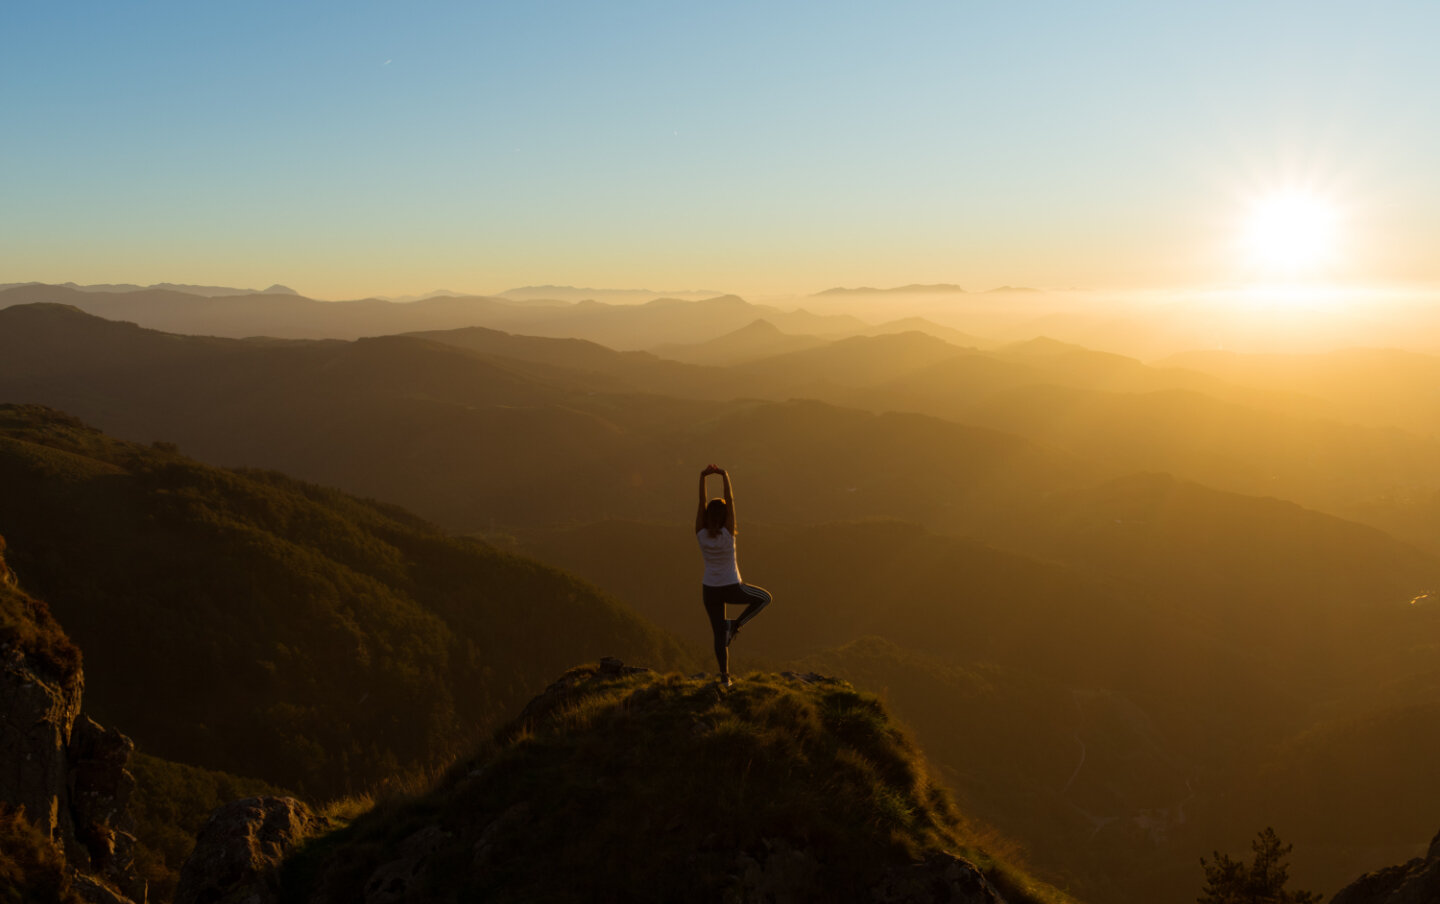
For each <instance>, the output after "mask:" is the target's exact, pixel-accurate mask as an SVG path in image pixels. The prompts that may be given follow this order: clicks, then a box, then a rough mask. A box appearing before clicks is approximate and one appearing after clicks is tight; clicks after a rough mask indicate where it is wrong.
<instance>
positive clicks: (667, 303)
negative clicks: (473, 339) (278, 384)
mask: <svg viewBox="0 0 1440 904" xmlns="http://www.w3.org/2000/svg"><path fill="white" fill-rule="evenodd" d="M35 303H51V304H68V305H72V306H74V307H76V308H79V309H80V310H82V311H85V312H86V313H89V314H93V315H95V316H97V317H104V318H106V319H109V320H125V321H130V322H133V323H136V324H139V325H140V326H143V327H147V328H149V329H156V330H163V331H165V332H170V333H181V334H186V335H200V336H224V337H229V338H236V339H239V338H245V337H250V336H272V337H276V338H285V339H359V338H361V337H364V336H384V335H394V334H397V333H412V332H418V331H424V330H440V329H458V328H463V327H471V326H483V327H487V328H490V329H499V330H505V331H507V332H512V333H523V334H526V335H531V336H546V337H554V338H581V339H589V340H591V341H594V342H600V343H602V344H604V345H608V346H610V347H611V348H615V349H621V350H634V349H642V348H648V347H651V346H654V345H659V344H662V343H666V342H681V343H694V342H703V341H706V340H708V339H712V338H714V337H716V336H719V335H721V334H723V333H727V332H730V331H733V330H737V329H739V328H741V327H743V326H745V325H746V324H748V323H750V322H751V321H754V320H756V319H757V318H762V317H763V318H765V319H767V320H770V321H771V322H772V323H774V324H775V325H776V326H777V327H779V328H781V329H782V330H784V331H786V332H791V333H799V334H814V335H820V336H830V337H834V336H841V335H854V334H857V333H863V332H865V331H866V330H867V329H869V328H870V325H869V324H868V323H866V322H865V321H863V320H860V319H858V318H855V317H850V316H847V315H843V314H816V313H812V312H810V311H806V310H804V309H796V310H782V309H780V308H776V307H772V306H769V305H758V304H751V303H750V302H747V301H745V300H744V299H742V298H739V297H738V296H734V295H720V296H713V297H707V298H703V299H700V300H695V301H689V300H683V299H678V298H654V299H650V300H649V301H646V302H645V303H643V304H610V303H606V302H601V301H595V300H593V299H587V300H583V301H576V302H562V303H557V304H539V303H535V302H533V301H526V300H522V299H511V298H493V297H487V296H478V295H436V296H432V297H429V298H425V299H421V300H419V301H413V302H392V301H384V300H382V299H378V298H367V299H359V300H354V301H316V300H314V299H311V298H305V297H303V296H300V295H286V294H278V293H276V294H254V295H227V296H215V297H203V296H200V295H194V294H187V293H185V292H180V291H176V290H173V289H138V290H136V291H127V292H102V291H95V292H86V291H81V290H79V289H73V288H67V287H64V286H50V285H39V284H35V285H21V286H15V287H12V288H9V289H4V290H0V309H4V308H8V307H13V306H15V305H22V304H35Z"/></svg>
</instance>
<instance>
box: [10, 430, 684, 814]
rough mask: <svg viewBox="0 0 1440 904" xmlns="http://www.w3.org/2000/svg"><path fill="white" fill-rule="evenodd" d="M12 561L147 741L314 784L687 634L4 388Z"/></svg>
mask: <svg viewBox="0 0 1440 904" xmlns="http://www.w3.org/2000/svg"><path fill="white" fill-rule="evenodd" d="M0 496H3V498H4V499H5V505H4V506H3V507H0V533H3V534H4V535H5V536H6V537H7V538H8V540H9V542H10V550H9V561H10V562H11V564H12V566H13V567H14V568H15V570H16V571H17V572H19V573H21V574H22V575H24V577H25V580H26V582H27V586H29V587H32V588H34V589H35V591H36V592H37V593H39V594H41V595H43V598H45V599H46V600H47V601H48V602H49V603H50V605H51V607H52V609H53V611H54V612H55V613H56V617H57V618H58V619H59V620H60V622H61V623H62V624H63V625H64V626H65V628H66V630H67V631H68V633H69V635H70V636H71V637H72V638H74V640H75V641H76V643H78V644H79V646H80V647H81V648H82V649H83V650H84V651H85V655H86V664H87V670H88V674H89V678H90V683H91V686H92V688H93V692H92V694H91V699H90V706H91V708H92V709H93V710H94V711H95V713H96V714H97V716H99V717H100V718H103V719H105V720H107V721H112V722H114V723H116V724H120V725H123V726H125V730H126V731H127V732H128V733H130V734H132V736H133V737H135V738H136V740H137V741H138V742H139V743H140V744H141V745H142V746H143V747H145V748H146V749H148V750H149V751H151V752H153V753H156V754H159V755H161V756H165V757H167V758H169V759H176V760H181V761H185V762H190V763H195V764H199V765H204V766H209V767H212V768H220V769H225V770H227V771H231V772H236V773H239V774H243V775H256V776H259V777H262V778H266V779H269V780H271V781H273V782H276V783H278V784H282V785H285V786H288V787H292V788H297V789H308V790H309V791H311V792H312V793H315V792H325V791H330V792H333V791H336V790H340V789H344V788H347V787H351V786H355V785H364V784H366V783H369V782H372V781H375V780H377V779H379V778H381V777H384V776H386V775H388V774H390V773H392V772H394V771H395V770H397V769H401V768H406V767H407V766H415V765H420V764H425V763H430V762H434V761H435V760H436V759H437V758H438V757H442V756H444V755H445V754H446V753H447V752H449V753H453V750H454V749H455V745H456V744H457V743H459V742H461V741H462V740H463V739H465V738H467V737H473V736H474V734H475V733H476V732H477V730H480V729H483V728H484V727H485V726H486V725H487V724H494V723H495V721H496V720H497V719H498V718H500V717H501V716H502V715H504V714H506V713H508V712H512V711H513V710H514V708H515V707H516V706H518V705H519V704H520V703H521V702H523V701H524V700H525V699H528V697H529V695H531V694H533V693H534V692H535V691H536V690H537V689H538V688H539V687H541V686H543V683H544V681H545V680H546V679H547V677H548V675H550V674H553V673H554V672H555V671H556V670H557V667H558V668H563V667H564V664H565V663H567V662H573V661H574V660H575V659H577V658H584V657H585V656H587V655H588V656H594V655H597V654H599V653H623V654H624V655H627V656H631V657H632V658H636V659H639V660H641V661H646V662H654V663H657V664H664V663H679V662H684V661H686V657H685V655H684V654H683V653H682V652H681V650H680V648H679V647H678V645H677V644H676V643H675V642H674V641H672V640H670V639H669V638H668V637H666V636H664V635H662V634H660V633H659V632H657V631H656V630H655V629H654V628H652V627H650V626H649V625H647V624H646V623H645V622H643V621H642V620H641V619H639V618H638V617H636V616H635V615H633V614H632V613H631V612H629V611H628V610H626V609H625V608H624V607H623V606H621V605H620V604H618V603H616V602H615V601H613V600H611V599H609V598H606V597H604V596H602V595H601V594H599V593H597V592H596V591H595V590H594V589H593V588H591V587H589V586H588V585H585V584H583V583H581V582H579V581H577V580H575V579H573V578H571V577H569V576H567V575H564V574H561V573H558V572H556V571H554V570H552V569H550V568H547V567H545V566H542V565H539V564H538V563H535V562H533V561H530V560H526V559H521V558H518V557H515V556H512V555H506V554H502V553H499V552H496V551H495V550H493V549H491V548H489V547H487V546H485V545H483V544H481V543H478V542H474V541H464V540H457V539H452V538H449V537H446V536H445V535H443V534H441V533H440V532H439V531H438V530H437V529H435V528H433V527H431V526H429V525H427V524H425V523H424V522H421V521H419V520H418V519H416V518H414V517H412V516H410V515H408V514H406V513H404V512H402V511H400V510H398V509H394V508H390V507H385V506H380V505H378V504H375V503H372V502H366V501H363V500H359V499H356V498H354V497H350V496H346V495H344V494H342V493H339V492H336V491H333V490H327V489H323V488H320V487H316V486H312V485H308V484H302V483H299V482H297V481H294V480H291V479H289V478H286V477H283V476H281V475H278V474H274V473H262V472H254V471H250V472H237V471H224V470H219V469H215V468H210V467H207V466H204V465H201V464H198V463H196V462H194V461H191V460H189V459H186V458H183V457H181V456H180V455H178V454H176V453H175V452H173V451H168V450H166V449H163V448H146V447H141V446H137V445H133V444H129V443H123V442H119V441H116V440H112V439H110V438H108V437H106V436H104V435H103V434H101V433H99V432H97V431H95V430H92V429H89V428H87V427H85V426H84V425H82V424H81V423H79V422H78V421H75V420H73V419H70V418H68V417H66V416H64V415H61V414H58V413H56V412H53V411H49V410H45V409H40V408H37V407H33V406H32V407H24V406H19V407H17V406H3V407H0Z"/></svg>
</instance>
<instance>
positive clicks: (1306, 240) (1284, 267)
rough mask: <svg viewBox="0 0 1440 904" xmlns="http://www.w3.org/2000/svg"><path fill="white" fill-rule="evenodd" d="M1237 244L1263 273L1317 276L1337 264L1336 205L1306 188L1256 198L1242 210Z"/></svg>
mask: <svg viewBox="0 0 1440 904" xmlns="http://www.w3.org/2000/svg"><path fill="white" fill-rule="evenodd" d="M1241 245H1242V247H1243V250H1244V253H1245V256H1246V257H1247V258H1248V261H1249V263H1250V264H1251V265H1252V266H1253V267H1255V268H1256V269H1257V270H1258V271H1259V272H1260V274H1261V275H1263V276H1265V277H1269V278H1287V279H1288V278H1303V277H1311V276H1318V275H1321V274H1322V273H1323V272H1324V271H1325V270H1327V269H1329V268H1331V267H1332V266H1333V265H1335V264H1336V263H1337V262H1338V257H1339V250H1340V249H1339V245H1340V210H1339V207H1338V206H1337V205H1336V204H1335V203H1334V202H1333V201H1330V200H1329V199H1327V198H1324V197H1321V196H1320V195H1316V194H1309V193H1305V192H1281V193H1275V194H1270V195H1266V196H1263V197H1260V198H1256V199H1255V200H1254V201H1252V202H1251V203H1250V205H1249V209H1248V210H1247V212H1246V217H1245V222H1244V228H1243V234H1242V236H1241Z"/></svg>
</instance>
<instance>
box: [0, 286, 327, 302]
mask: <svg viewBox="0 0 1440 904" xmlns="http://www.w3.org/2000/svg"><path fill="white" fill-rule="evenodd" d="M45 285H59V286H61V287H63V288H66V289H74V290H75V291H77V292H142V291H145V290H147V289H159V290H162V291H167V292H183V293H185V294H186V295H199V296H201V297H202V298H223V297H225V296H229V295H296V296H298V295H299V294H300V293H299V292H296V291H295V290H294V289H292V288H290V287H289V286H282V285H280V284H279V283H276V284H275V285H272V286H271V287H270V288H268V289H236V288H233V287H230V286H192V285H187V284H185V283H168V282H167V283H154V284H152V285H148V286H137V285H134V284H133V283H97V284H94V285H88V286H82V285H79V284H77V283H73V282H67V283H40V282H29V283H0V292H3V291H4V290H6V289H15V288H19V287H21V286H45Z"/></svg>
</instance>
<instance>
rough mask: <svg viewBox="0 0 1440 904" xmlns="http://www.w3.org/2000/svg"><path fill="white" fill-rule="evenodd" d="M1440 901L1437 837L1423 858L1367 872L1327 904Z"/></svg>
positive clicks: (1439, 839)
mask: <svg viewBox="0 0 1440 904" xmlns="http://www.w3.org/2000/svg"><path fill="white" fill-rule="evenodd" d="M1436 901H1440V835H1436V836H1435V838H1434V840H1432V841H1431V842H1430V850H1429V851H1427V852H1426V854H1425V856H1424V857H1416V858H1415V859H1414V860H1411V861H1410V862H1409V863H1405V864H1402V865H1400V866H1388V867H1386V868H1385V869H1382V870H1377V871H1375V872H1373V873H1366V874H1365V875H1363V876H1361V877H1360V878H1359V879H1356V880H1355V881H1354V882H1351V883H1350V884H1349V885H1347V886H1345V887H1344V888H1343V889H1341V890H1340V892H1339V893H1338V894H1336V895H1335V897H1333V898H1331V899H1330V904H1435V902H1436Z"/></svg>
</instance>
